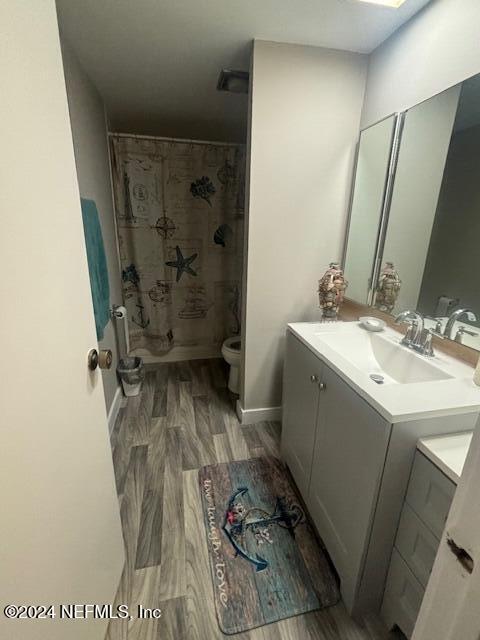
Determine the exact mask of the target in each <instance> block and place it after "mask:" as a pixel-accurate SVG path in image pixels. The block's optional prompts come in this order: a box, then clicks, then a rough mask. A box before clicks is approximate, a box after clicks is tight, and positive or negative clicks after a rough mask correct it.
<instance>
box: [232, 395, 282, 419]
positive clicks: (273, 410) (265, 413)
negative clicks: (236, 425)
mask: <svg viewBox="0 0 480 640" xmlns="http://www.w3.org/2000/svg"><path fill="white" fill-rule="evenodd" d="M236 409H237V416H238V419H239V421H240V424H256V423H257V422H265V421H275V422H278V421H280V420H281V419H282V407H263V408H261V409H244V408H243V407H242V405H241V404H240V400H237V405H236Z"/></svg>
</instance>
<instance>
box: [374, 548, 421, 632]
mask: <svg viewBox="0 0 480 640" xmlns="http://www.w3.org/2000/svg"><path fill="white" fill-rule="evenodd" d="M423 594H424V589H423V587H422V585H421V584H420V582H419V581H418V580H417V579H416V578H415V576H414V575H413V573H412V572H411V571H410V569H409V568H408V566H407V564H406V563H405V562H404V561H403V560H402V558H401V556H400V554H399V553H398V551H397V550H396V549H394V550H393V553H392V560H391V562H390V570H389V572H388V577H387V584H386V587H385V594H384V596H383V604H382V617H383V619H384V620H385V622H386V624H387V627H388V628H389V629H391V628H392V627H394V626H395V625H398V626H399V627H400V629H401V630H402V631H403V633H404V634H405V635H406V636H407V638H410V637H411V635H412V633H413V628H414V626H415V622H416V620H417V616H418V612H419V611H420V606H421V604H422V600H423Z"/></svg>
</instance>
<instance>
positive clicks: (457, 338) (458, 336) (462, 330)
mask: <svg viewBox="0 0 480 640" xmlns="http://www.w3.org/2000/svg"><path fill="white" fill-rule="evenodd" d="M465 333H466V334H467V335H468V336H472V337H475V336H478V333H477V332H476V331H470V330H469V329H467V328H466V327H463V326H461V327H459V328H458V330H457V333H456V335H455V342H458V343H459V344H463V340H462V337H463V335H464V334H465Z"/></svg>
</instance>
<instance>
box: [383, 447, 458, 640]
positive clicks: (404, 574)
mask: <svg viewBox="0 0 480 640" xmlns="http://www.w3.org/2000/svg"><path fill="white" fill-rule="evenodd" d="M455 490H456V485H455V484H454V483H453V482H452V481H451V480H450V479H449V478H447V476H446V475H444V474H443V473H442V471H440V469H439V468H438V467H436V466H435V465H434V464H433V463H432V462H431V461H430V460H428V459H427V458H426V457H425V456H424V455H423V454H422V453H420V452H419V451H417V452H416V454H415V460H414V463H413V467H412V474H411V476H410V482H409V483H408V490H407V495H406V497H405V502H404V504H403V509H402V515H401V517H400V524H399V527H398V531H397V535H396V538H395V546H394V549H393V554H392V558H391V561H390V568H389V571H388V577H387V583H386V587H385V593H384V596H383V604H382V617H383V619H384V620H385V622H386V624H387V626H388V628H392V627H394V626H395V625H397V626H398V627H400V629H401V630H402V631H403V633H404V634H405V635H406V636H407V638H410V636H411V635H412V633H413V628H414V626H415V622H416V620H417V616H418V612H419V611H420V606H421V604H422V600H423V595H424V593H425V588H426V586H427V582H428V579H429V577H430V572H431V570H432V567H433V563H434V561H435V556H436V554H437V550H438V546H439V544H440V539H441V536H442V533H443V529H444V527H445V522H446V521H447V516H448V512H449V511H450V506H451V503H452V500H453V496H454V494H455Z"/></svg>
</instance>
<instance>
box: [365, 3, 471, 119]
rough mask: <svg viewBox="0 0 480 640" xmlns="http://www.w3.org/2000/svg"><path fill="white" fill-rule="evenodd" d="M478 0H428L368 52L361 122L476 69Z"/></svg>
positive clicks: (418, 98)
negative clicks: (428, 1) (383, 41)
mask: <svg viewBox="0 0 480 640" xmlns="http://www.w3.org/2000/svg"><path fill="white" fill-rule="evenodd" d="M479 25H480V2H479V0H433V1H432V2H431V3H430V4H428V5H427V6H426V7H425V9H423V10H422V11H421V12H420V13H419V14H417V15H416V16H415V17H413V18H412V19H411V20H410V21H409V22H408V23H407V24H406V25H405V26H404V27H402V28H401V29H399V30H398V31H397V32H396V33H395V34H394V35H393V36H391V37H390V38H389V39H388V40H387V41H386V42H385V43H384V44H383V45H381V46H380V47H378V48H377V49H375V51H374V52H373V54H371V56H370V63H369V70H368V80H367V92H366V95H365V104H364V108H363V115H362V128H363V127H367V126H369V125H371V124H373V123H375V122H377V121H378V120H380V119H381V118H384V117H385V116H387V115H389V114H391V113H393V112H395V111H403V110H404V109H408V108H409V107H412V106H413V105H415V104H418V103H419V102H421V101H423V100H426V99H427V98H430V97H431V96H434V95H436V94H437V93H440V92H441V91H443V90H444V89H447V88H448V87H451V86H453V85H454V84H457V83H458V82H460V81H462V80H465V79H466V78H468V77H470V76H473V75H475V74H476V73H479V72H480V45H479Z"/></svg>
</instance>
